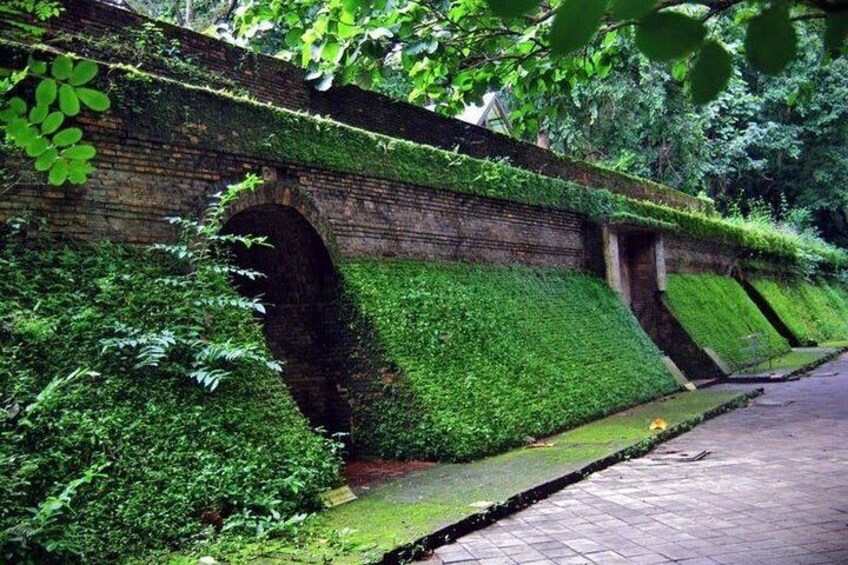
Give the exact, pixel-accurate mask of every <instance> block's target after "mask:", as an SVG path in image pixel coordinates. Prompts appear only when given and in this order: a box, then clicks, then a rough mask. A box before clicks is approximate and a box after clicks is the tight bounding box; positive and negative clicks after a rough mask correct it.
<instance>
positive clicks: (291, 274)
mask: <svg viewBox="0 0 848 565" xmlns="http://www.w3.org/2000/svg"><path fill="white" fill-rule="evenodd" d="M224 231H225V232H227V233H232V234H239V235H251V236H265V237H267V238H268V242H269V243H270V244H271V245H272V246H273V247H265V246H251V247H250V248H249V249H247V248H245V247H244V246H243V245H238V246H236V247H234V248H233V253H234V259H235V262H236V264H237V265H239V266H240V267H243V268H248V269H252V270H255V271H259V272H261V273H263V274H265V278H259V279H257V280H250V279H247V278H239V279H238V280H237V281H235V282H236V284H237V286H238V288H239V290H240V292H242V293H243V294H244V295H246V296H250V297H260V298H261V300H262V302H263V303H264V304H265V305H266V308H267V313H266V315H265V316H263V320H262V322H263V326H264V329H265V336H266V339H267V342H268V345H269V347H270V349H271V351H272V353H273V354H274V356H275V357H277V358H278V359H281V360H283V361H285V367H284V369H283V380H284V381H285V382H286V384H288V386H289V389H290V390H291V393H292V396H293V397H294V399H295V401H296V402H297V404H298V406H299V407H300V409H301V411H302V412H303V414H304V415H305V416H306V417H307V418H308V419H309V421H310V422H311V424H312V425H313V426H316V427H317V426H321V427H323V428H324V429H326V430H327V431H328V432H330V433H346V434H349V433H350V408H349V404H348V402H347V399H346V397H345V395H344V393H343V391H342V390H341V388H340V387H339V386H338V384H337V383H338V382H339V376H340V370H339V367H340V366H341V359H340V356H339V352H340V351H341V347H340V340H341V337H340V335H341V334H340V331H339V330H340V316H339V296H340V291H339V288H340V285H339V276H338V273H337V271H336V269H335V267H334V266H333V261H332V259H331V257H330V253H329V252H328V251H327V248H326V246H325V245H324V242H323V240H322V239H321V236H320V235H319V234H318V232H317V231H316V230H315V228H313V227H312V225H311V224H310V223H309V222H308V221H307V220H306V218H304V217H303V215H301V214H300V213H299V212H298V211H297V210H296V209H294V208H291V207H289V206H281V205H277V204H265V205H260V206H254V207H251V208H248V209H246V210H244V211H242V212H239V213H237V214H235V215H234V216H233V217H232V218H231V219H230V220H229V221H228V222H227V223H226V225H225V226H224Z"/></svg>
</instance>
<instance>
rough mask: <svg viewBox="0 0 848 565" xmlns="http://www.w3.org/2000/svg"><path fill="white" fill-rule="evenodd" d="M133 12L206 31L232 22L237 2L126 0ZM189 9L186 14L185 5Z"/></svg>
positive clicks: (215, 0) (232, 0) (231, 0)
mask: <svg viewBox="0 0 848 565" xmlns="http://www.w3.org/2000/svg"><path fill="white" fill-rule="evenodd" d="M127 4H129V5H130V6H131V7H132V8H133V9H134V10H136V11H137V12H139V13H141V14H144V15H146V16H148V17H150V18H154V19H164V20H167V21H170V22H174V23H176V24H177V25H181V26H185V27H187V28H191V29H196V30H201V31H207V30H210V31H212V30H214V28H215V26H216V25H225V24H226V23H227V22H230V21H232V18H233V17H234V15H235V11H236V8H237V7H238V2H237V0H176V1H174V0H167V1H166V0H127ZM187 4H190V5H191V8H190V9H189V10H188V12H186V7H187V6H186V5H187Z"/></svg>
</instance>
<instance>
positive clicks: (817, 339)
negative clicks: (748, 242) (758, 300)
mask: <svg viewBox="0 0 848 565" xmlns="http://www.w3.org/2000/svg"><path fill="white" fill-rule="evenodd" d="M751 284H752V285H753V287H754V289H755V290H756V291H757V292H758V293H759V294H760V295H761V296H762V297H763V298H764V299H765V300H766V301H767V303H768V305H769V306H771V308H772V309H773V310H774V312H775V313H776V314H777V315H778V316H779V317H780V319H781V320H782V321H783V323H784V324H786V326H787V327H788V329H789V330H790V331H791V332H792V333H793V334H794V335H795V336H796V337H797V338H798V341H800V342H801V343H808V344H813V343H818V344H825V343H827V342H834V341H845V340H848V289H846V288H845V286H844V285H843V284H841V283H840V282H838V281H835V280H825V279H818V280H806V279H777V278H755V279H753V280H752V281H751Z"/></svg>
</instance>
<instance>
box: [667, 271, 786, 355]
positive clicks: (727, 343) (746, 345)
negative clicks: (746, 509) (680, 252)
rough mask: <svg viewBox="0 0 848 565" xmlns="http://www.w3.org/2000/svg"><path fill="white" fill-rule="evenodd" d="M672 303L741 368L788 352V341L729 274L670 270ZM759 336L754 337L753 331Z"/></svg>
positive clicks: (701, 340)
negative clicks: (671, 272)
mask: <svg viewBox="0 0 848 565" xmlns="http://www.w3.org/2000/svg"><path fill="white" fill-rule="evenodd" d="M668 302H669V305H670V306H671V309H672V310H673V311H674V313H675V315H676V316H677V318H678V320H680V322H681V323H682V324H683V327H684V328H685V329H686V331H687V332H689V334H690V335H691V336H692V338H693V339H694V340H695V342H696V343H697V344H698V345H700V346H701V347H708V348H711V349H713V350H714V351H715V352H716V353H718V355H719V356H720V357H721V358H722V359H723V360H724V361H725V362H726V363H727V364H728V365H729V366H730V368H731V369H734V370H735V369H740V368H742V367H744V366H746V365H749V364H754V363H756V362H759V361H762V360H763V359H767V358H770V357H775V356H777V355H780V354H783V353H787V352H788V351H789V344H788V342H787V341H786V339H784V338H783V337H782V336H781V335H780V334H779V333H778V332H777V330H775V329H774V327H773V326H772V325H771V324H770V323H769V321H768V320H767V319H766V318H765V316H764V315H763V314H762V312H760V310H759V309H758V308H757V306H756V304H754V302H753V301H752V300H751V299H750V298H749V297H748V295H747V294H746V292H745V289H743V288H742V285H740V284H739V283H738V282H737V281H735V280H734V279H732V278H730V277H722V276H719V275H707V274H703V275H681V274H676V275H670V276H669V277H668ZM752 335H756V336H757V337H756V338H754V339H747V337H748V336H752Z"/></svg>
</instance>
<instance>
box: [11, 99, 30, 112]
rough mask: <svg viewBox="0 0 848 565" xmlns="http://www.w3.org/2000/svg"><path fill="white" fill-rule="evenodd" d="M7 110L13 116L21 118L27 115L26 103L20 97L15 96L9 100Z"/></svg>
mask: <svg viewBox="0 0 848 565" xmlns="http://www.w3.org/2000/svg"><path fill="white" fill-rule="evenodd" d="M9 109H11V110H12V111H13V112H14V113H15V114H17V115H19V116H23V115H24V114H26V113H27V103H26V102H25V101H24V99H23V98H21V97H20V96H15V97H14V98H11V99H10V100H9Z"/></svg>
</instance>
